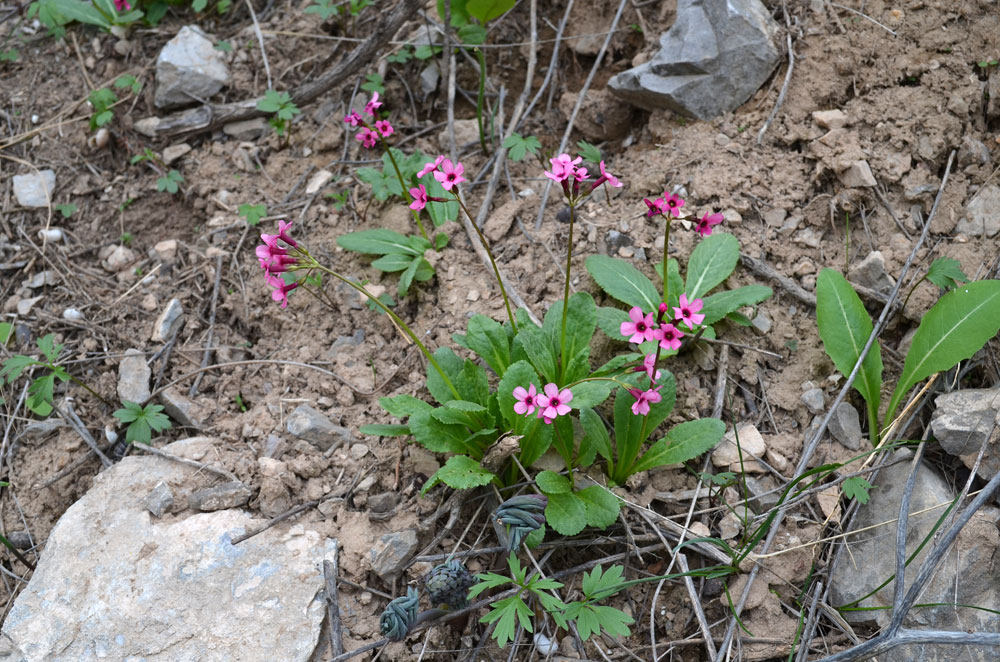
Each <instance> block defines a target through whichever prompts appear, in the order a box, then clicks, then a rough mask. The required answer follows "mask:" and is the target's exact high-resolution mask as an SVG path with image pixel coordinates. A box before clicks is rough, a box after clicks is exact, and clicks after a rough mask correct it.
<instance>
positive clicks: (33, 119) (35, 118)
mask: <svg viewBox="0 0 1000 662" xmlns="http://www.w3.org/2000/svg"><path fill="white" fill-rule="evenodd" d="M41 121H42V118H40V117H39V116H38V115H32V116H31V123H32V124H38V123H39V122H41Z"/></svg>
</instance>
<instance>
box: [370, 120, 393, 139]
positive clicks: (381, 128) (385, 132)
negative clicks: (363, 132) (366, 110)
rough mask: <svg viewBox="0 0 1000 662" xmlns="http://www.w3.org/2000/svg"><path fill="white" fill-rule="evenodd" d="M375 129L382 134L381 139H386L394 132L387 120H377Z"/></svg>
mask: <svg viewBox="0 0 1000 662" xmlns="http://www.w3.org/2000/svg"><path fill="white" fill-rule="evenodd" d="M375 128H376V129H378V132H379V133H381V134H382V137H383V138H388V137H389V136H391V135H392V134H393V133H395V132H396V130H395V129H393V128H392V125H391V124H389V120H379V121H377V122H375Z"/></svg>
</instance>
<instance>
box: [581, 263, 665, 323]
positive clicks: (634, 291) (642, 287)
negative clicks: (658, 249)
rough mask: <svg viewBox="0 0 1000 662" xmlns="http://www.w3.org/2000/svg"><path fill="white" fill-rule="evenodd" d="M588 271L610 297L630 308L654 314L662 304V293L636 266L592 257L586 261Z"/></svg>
mask: <svg viewBox="0 0 1000 662" xmlns="http://www.w3.org/2000/svg"><path fill="white" fill-rule="evenodd" d="M586 266H587V271H588V272H590V275H591V277H592V278H593V279H594V280H595V281H596V282H597V284H598V285H600V286H601V289H602V290H604V291H605V292H607V293H608V295H609V296H612V297H614V298H615V299H618V300H619V301H621V302H622V303H624V304H626V305H628V306H638V307H639V308H642V309H643V311H645V312H647V313H648V312H652V311H654V310H656V309H657V307H658V306H659V304H660V293H659V292H658V291H657V290H656V286H655V285H653V283H652V281H650V280H649V279H648V278H646V277H645V276H644V275H643V274H642V272H641V271H639V270H638V269H636V268H635V267H634V266H632V265H631V264H629V263H628V262H626V261H625V260H620V259H618V258H614V257H608V256H607V255H591V256H590V257H588V258H587V261H586Z"/></svg>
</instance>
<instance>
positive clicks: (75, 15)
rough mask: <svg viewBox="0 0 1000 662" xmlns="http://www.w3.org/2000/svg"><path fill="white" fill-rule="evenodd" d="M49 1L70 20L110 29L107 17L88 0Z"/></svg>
mask: <svg viewBox="0 0 1000 662" xmlns="http://www.w3.org/2000/svg"><path fill="white" fill-rule="evenodd" d="M49 2H50V3H51V5H52V6H54V7H55V8H56V11H58V12H59V13H60V14H62V15H63V16H64V17H65V18H67V19H69V20H71V21H79V22H80V23H89V24H91V25H96V26H98V27H102V28H104V29H105V30H110V29H111V23H109V22H108V19H106V18H105V17H104V16H103V15H102V14H101V12H99V11H97V9H96V8H95V7H94V6H93V4H91V3H90V2H81V1H80V0H49Z"/></svg>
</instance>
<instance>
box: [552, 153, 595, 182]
mask: <svg viewBox="0 0 1000 662" xmlns="http://www.w3.org/2000/svg"><path fill="white" fill-rule="evenodd" d="M581 161H583V158H582V157H579V156H578V157H576V158H575V159H574V158H571V157H570V155H569V154H560V155H559V156H557V157H555V158H554V159H549V163H551V164H552V171H551V172H549V171H548V170H546V171H545V176H546V177H548V178H549V179H551V180H552V181H554V182H564V181H566V180H567V179H569V178H570V177H573V176H574V174H575V172H576V170H577V168H576V164H577V163H580V162H581ZM584 176H586V169H584Z"/></svg>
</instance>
